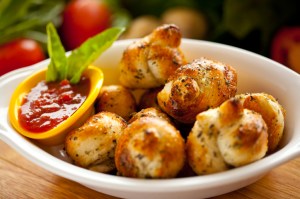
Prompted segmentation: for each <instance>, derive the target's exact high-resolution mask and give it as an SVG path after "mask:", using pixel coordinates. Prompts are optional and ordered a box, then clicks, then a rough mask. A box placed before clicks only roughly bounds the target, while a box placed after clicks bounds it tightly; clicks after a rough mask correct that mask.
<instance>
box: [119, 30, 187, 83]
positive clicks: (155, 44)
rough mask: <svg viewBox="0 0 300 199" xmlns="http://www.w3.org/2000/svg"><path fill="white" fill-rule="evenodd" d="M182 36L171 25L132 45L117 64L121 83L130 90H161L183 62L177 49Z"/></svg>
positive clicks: (183, 59)
mask: <svg viewBox="0 0 300 199" xmlns="http://www.w3.org/2000/svg"><path fill="white" fill-rule="evenodd" d="M180 42H181V33H180V30H179V28H178V27H177V26H175V25H172V24H167V25H162V26H160V27H158V28H156V29H155V30H154V31H153V32H152V33H151V34H150V35H148V36H146V37H144V38H142V39H140V40H138V41H136V42H134V43H132V44H131V45H129V46H128V47H127V49H126V50H125V51H124V53H123V56H122V59H121V62H120V72H121V73H120V82H121V84H122V85H124V86H126V87H129V88H154V87H159V86H162V85H163V84H164V83H165V82H166V80H167V79H168V77H169V76H170V75H171V74H173V72H174V71H175V70H176V69H177V68H178V67H179V66H181V65H183V64H185V63H186V61H185V58H184V55H183V54H182V52H181V50H180V49H179V45H180Z"/></svg>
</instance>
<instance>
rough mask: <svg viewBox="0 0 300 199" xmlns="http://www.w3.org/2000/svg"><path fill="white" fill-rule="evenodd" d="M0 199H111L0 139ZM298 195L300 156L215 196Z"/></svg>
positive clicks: (269, 198)
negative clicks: (24, 154) (21, 153)
mask: <svg viewBox="0 0 300 199" xmlns="http://www.w3.org/2000/svg"><path fill="white" fill-rule="evenodd" d="M0 198H1V199H10V198H12V199H15V198H18V199H19V198H26V199H27V198H34V199H36V198H43V199H47V198H51V199H52V198H55V199H59V198H97V199H113V198H115V197H112V196H108V195H105V194H102V193H98V192H96V191H93V190H90V189H88V188H86V187H84V186H82V185H80V184H78V183H76V182H73V181H70V180H67V179H64V178H62V177H59V176H57V175H54V174H52V173H50V172H48V171H46V170H44V169H43V168H40V167H38V166H37V165H35V164H33V163H32V162H30V161H28V160H27V159H25V158H23V157H22V156H21V155H19V154H18V153H17V152H15V151H14V150H13V149H12V148H10V146H8V145H7V144H5V143H4V142H3V141H1V140H0ZM215 198H216V199H226V198H231V199H232V198H255V199H256V198H268V199H271V198H272V199H276V198H300V157H299V158H297V159H295V160H292V161H290V162H288V163H286V164H284V165H282V166H280V167H277V168H276V169H273V170H272V171H270V172H269V173H268V174H267V175H266V176H265V177H264V178H262V179H261V180H259V181H257V182H256V183H254V184H252V185H250V186H248V187H245V188H242V189H239V190H237V191H235V192H231V193H228V194H225V195H221V196H218V197H215Z"/></svg>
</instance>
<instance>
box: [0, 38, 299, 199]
mask: <svg viewBox="0 0 300 199" xmlns="http://www.w3.org/2000/svg"><path fill="white" fill-rule="evenodd" d="M131 42H132V40H127V41H126V40H124V41H118V42H115V44H114V45H113V46H112V47H111V48H110V49H109V50H108V51H106V52H105V53H104V54H103V55H102V56H101V57H100V58H99V59H98V60H97V61H96V62H95V65H96V66H99V67H101V69H102V70H103V72H104V84H112V83H118V71H117V64H118V62H119V60H120V58H121V55H122V52H123V50H124V48H126V47H127V46H128V44H129V43H131ZM182 50H183V52H184V53H185V55H186V56H187V57H188V59H189V60H192V59H195V58H199V57H201V56H206V57H209V58H212V59H215V60H219V61H221V62H224V63H227V64H230V65H232V66H233V67H234V68H235V69H236V70H237V72H238V93H244V92H267V93H269V94H271V95H273V96H274V97H276V98H277V99H278V100H279V102H280V103H281V104H282V105H283V107H284V108H285V109H286V112H287V115H286V127H285V131H284V136H283V139H282V142H281V146H280V149H279V150H278V151H277V152H275V153H273V154H271V155H268V156H267V157H265V158H263V159H261V160H259V161H257V162H254V163H252V164H249V165H246V166H243V167H240V168H236V169H232V170H229V171H226V172H222V173H217V174H212V175H205V176H196V177H185V178H176V179H166V180H149V179H146V180H145V179H131V178H125V177H118V176H114V175H107V174H102V173H95V172H93V171H89V170H86V169H82V168H79V167H77V166H74V165H72V164H70V163H68V159H67V158H65V157H64V155H63V153H61V152H62V150H61V146H57V147H50V148H49V147H48V148H47V147H44V146H39V145H37V144H35V143H34V142H32V141H29V140H28V139H26V138H25V137H23V136H21V135H20V134H19V133H17V132H16V131H15V130H14V129H13V128H12V126H11V125H10V123H9V120H8V114H7V111H8V105H9V100H10V97H11V94H12V92H13V90H14V89H15V88H16V86H17V85H18V83H19V82H21V81H22V80H23V79H24V78H26V77H27V76H28V75H30V74H31V73H33V72H35V71H36V70H39V69H40V68H43V67H45V66H47V64H48V63H49V61H48V60H46V61H44V62H41V63H39V64H36V65H34V66H31V67H27V68H23V69H19V70H16V71H13V72H11V73H9V74H7V75H4V76H2V77H1V78H0V92H1V94H2V96H1V101H0V115H1V117H0V138H1V139H3V140H4V141H5V142H6V143H8V144H9V145H10V146H11V147H13V148H14V149H15V150H16V151H18V152H19V153H20V154H22V155H23V156H24V157H26V158H28V159H29V160H31V161H32V162H34V163H35V164H37V165H39V166H41V167H43V168H45V169H47V170H49V171H50V172H53V173H55V174H57V175H59V176H62V177H65V178H68V179H70V180H74V181H76V182H78V183H81V184H83V185H85V186H87V187H90V188H91V189H94V190H96V191H99V192H103V193H105V194H109V195H113V196H117V197H121V198H144V199H146V198H156V199H159V198H205V197H212V196H216V195H220V194H224V193H227V192H231V191H234V190H236V189H239V188H241V187H244V186H247V185H249V184H251V183H253V182H255V181H257V180H258V179H260V178H261V177H263V176H264V174H266V173H267V172H268V171H270V170H271V169H273V168H274V167H277V166H278V165H281V164H283V163H285V162H287V161H289V160H291V159H293V158H295V157H296V156H298V155H299V154H300V144H299V143H300V103H299V100H300V75H298V74H296V73H295V72H293V71H291V70H289V69H287V68H286V67H284V66H282V65H280V64H278V63H276V62H274V61H271V60H270V59H267V58H265V57H262V56H260V55H257V54H254V53H251V52H248V51H245V50H241V49H238V48H235V47H230V46H227V45H222V44H216V43H211V42H205V41H196V40H187V39H184V40H183V41H182Z"/></svg>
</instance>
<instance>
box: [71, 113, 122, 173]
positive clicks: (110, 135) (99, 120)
mask: <svg viewBox="0 0 300 199" xmlns="http://www.w3.org/2000/svg"><path fill="white" fill-rule="evenodd" d="M126 127H127V124H126V122H125V120H123V119H122V118H121V117H120V116H118V115H116V114H114V113H110V112H100V113H98V114H96V115H94V116H92V117H91V118H90V119H89V120H87V121H86V123H84V125H83V126H81V127H79V128H78V129H75V130H73V131H71V132H70V133H69V134H68V135H67V137H66V139H65V149H66V152H67V154H68V155H69V156H70V157H71V159H72V160H74V162H75V164H76V165H79V166H82V167H85V168H88V169H91V170H95V171H98V172H104V173H107V172H110V171H112V170H114V169H115V163H114V155H115V147H116V144H117V141H118V138H119V136H120V135H121V134H122V133H123V130H124V129H125V128H126Z"/></svg>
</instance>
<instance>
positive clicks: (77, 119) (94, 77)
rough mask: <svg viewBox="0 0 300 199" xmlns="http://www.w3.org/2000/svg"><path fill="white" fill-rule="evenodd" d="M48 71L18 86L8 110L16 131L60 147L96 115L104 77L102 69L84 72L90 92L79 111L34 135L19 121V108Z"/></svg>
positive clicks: (46, 143)
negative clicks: (95, 105) (97, 99)
mask: <svg viewBox="0 0 300 199" xmlns="http://www.w3.org/2000/svg"><path fill="white" fill-rule="evenodd" d="M46 70H47V69H43V70H41V71H38V72H37V73H34V74H33V75H32V76H30V77H28V78H27V79H25V80H24V81H23V82H21V83H20V84H19V85H18V87H17V88H16V90H15V91H14V93H13V95H12V97H11V100H10V104H9V110H8V114H9V120H10V122H11V124H12V126H13V127H14V128H15V129H16V131H17V132H19V133H20V134H22V135H24V136H26V137H28V138H31V139H34V140H37V141H38V142H40V143H41V144H44V145H59V144H62V143H63V142H64V139H65V137H66V134H67V133H68V132H70V131H71V130H72V129H74V128H77V127H79V126H81V125H82V124H83V123H84V122H85V121H86V120H87V119H88V118H89V117H90V116H91V115H92V114H93V113H94V102H95V100H96V98H97V96H98V94H99V92H100V89H101V87H102V84H103V78H104V77H103V72H102V70H101V69H100V68H98V67H95V66H89V67H88V68H87V69H86V70H85V71H84V72H83V75H85V76H86V77H87V78H89V79H90V92H89V94H88V96H87V98H86V100H85V101H84V102H83V104H82V105H81V106H80V107H79V109H78V110H77V111H76V112H74V113H73V115H71V116H70V117H69V118H68V119H66V120H65V121H63V122H62V123H60V124H58V125H57V126H56V127H54V128H53V129H51V130H48V131H45V132H39V133H32V132H30V131H28V130H26V129H24V128H23V127H22V126H21V125H20V123H19V119H18V114H19V108H20V106H21V103H22V100H23V98H24V96H25V95H26V94H27V93H28V92H30V90H31V88H33V87H35V86H36V85H37V83H38V82H40V81H42V80H45V79H46Z"/></svg>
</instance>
